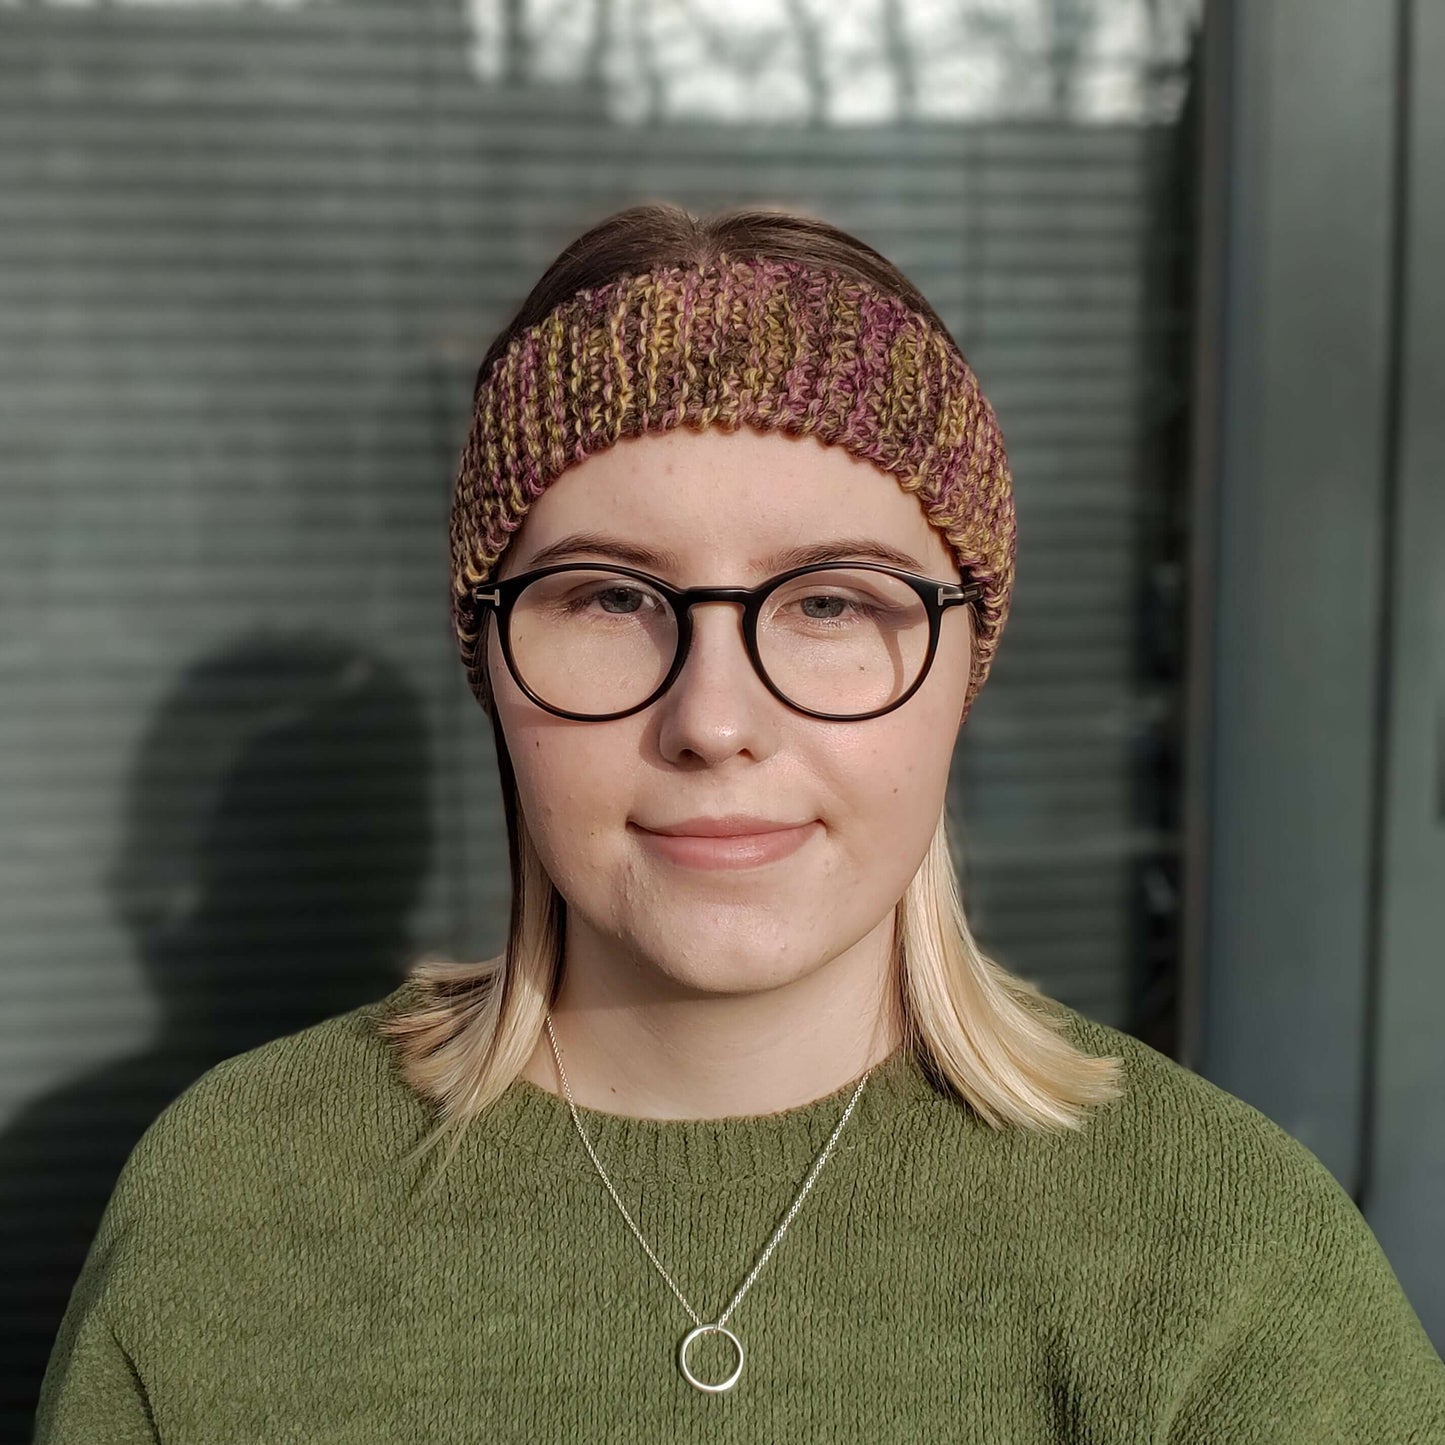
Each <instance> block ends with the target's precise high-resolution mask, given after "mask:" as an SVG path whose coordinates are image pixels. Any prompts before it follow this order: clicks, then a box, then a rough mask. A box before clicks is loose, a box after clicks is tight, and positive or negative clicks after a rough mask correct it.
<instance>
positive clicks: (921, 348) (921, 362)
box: [450, 255, 1016, 724]
mask: <svg viewBox="0 0 1445 1445" xmlns="http://www.w3.org/2000/svg"><path fill="white" fill-rule="evenodd" d="M684 425H686V426H690V427H693V428H698V429H700V428H702V427H706V426H719V427H723V428H726V429H728V430H736V429H737V428H738V427H739V426H743V425H747V426H751V427H753V428H756V429H761V430H778V431H784V432H790V433H795V434H811V435H813V436H815V437H817V438H818V440H819V441H821V442H825V443H828V444H833V445H838V446H842V447H846V448H847V450H848V451H850V452H852V453H853V454H854V455H855V456H858V457H862V458H864V459H866V460H868V461H870V462H873V463H874V464H875V465H876V466H878V467H880V468H882V469H883V470H884V471H886V472H891V473H892V474H893V476H895V477H896V478H897V479H898V483H899V485H900V486H901V487H902V488H903V490H904V491H906V492H911V493H913V494H914V495H915V496H916V497H917V498H918V500H919V503H920V504H921V505H922V507H923V509H924V512H925V513H926V515H927V517H928V520H929V521H930V522H931V523H932V524H933V525H934V526H935V527H937V528H939V529H940V530H941V531H942V532H943V534H944V536H945V537H946V538H947V540H948V542H949V544H950V546H951V547H952V549H953V551H954V554H955V555H956V557H957V559H958V562H959V565H960V567H961V568H962V569H963V572H964V579H965V580H968V579H969V578H970V577H972V578H973V579H974V580H977V581H980V582H982V583H983V584H984V591H983V596H982V598H981V600H980V601H979V602H978V604H977V609H978V627H977V632H976V639H975V646H974V654H973V667H972V677H971V679H970V682H969V687H968V692H967V695H966V697H965V700H964V707H963V716H962V718H960V724H961V723H962V721H963V719H964V718H966V717H967V716H968V712H969V709H970V708H971V707H972V705H973V699H974V697H975V696H976V695H977V693H978V690H979V688H981V687H982V686H983V683H984V680H985V678H986V677H987V676H988V671H989V667H990V664H991V663H992V661H993V655H994V650H995V648H996V647H997V646H998V639H999V634H1000V633H1001V632H1002V630H1003V626H1004V622H1005V620H1006V619H1007V617H1008V610H1009V597H1010V593H1011V591H1012V587H1013V576H1014V554H1015V548H1016V525H1015V520H1014V502H1013V485H1012V480H1011V477H1010V474H1009V467H1008V459H1007V457H1006V455H1005V452H1004V443H1003V436H1002V434H1001V433H1000V431H999V427H998V422H997V420H996V419H995V417H994V413H993V408H992V407H991V406H990V405H989V403H988V400H987V399H986V398H985V396H984V394H983V392H982V391H981V390H980V388H979V384H978V380H977V378H976V377H975V376H974V374H973V370H972V368H971V367H970V366H969V365H968V363H967V362H966V361H964V359H963V358H962V357H961V356H960V355H959V354H958V351H957V350H956V349H955V348H954V346H953V345H952V343H951V342H950V341H949V340H948V338H947V337H945V336H944V335H943V334H942V333H941V332H940V330H939V329H938V327H936V326H935V325H933V324H932V323H931V322H930V321H929V320H928V319H927V318H926V317H924V316H923V315H921V314H920V313H918V312H916V311H914V310H913V309H912V308H910V307H908V306H905V305H904V304H903V303H902V302H901V301H899V300H898V299H896V298H895V297H893V296H892V295H890V294H888V293H886V292H882V291H879V290H877V289H875V288H874V287H872V286H870V285H868V284H866V283H864V282H862V281H859V280H856V279H854V278H853V277H851V276H848V275H844V274H842V273H840V272H837V271H834V270H831V269H829V268H827V267H825V266H820V265H811V264H807V263H802V262H796V261H773V260H760V259H747V260H735V259H733V258H731V257H728V256H726V255H724V256H720V257H718V258H717V259H716V260H714V261H712V262H710V263H708V264H707V265H705V266H701V267H667V268H662V269H657V270H654V271H650V272H647V273H644V274H641V275H632V276H625V277H622V278H620V279H618V280H616V281H613V282H611V283H609V284H608V285H605V286H600V287H597V288H595V289H590V290H584V291H579V292H577V293H576V294H575V295H573V296H571V297H569V298H568V299H567V300H566V301H564V302H562V303H560V304H559V305H558V306H557V307H555V308H554V309H553V310H552V311H551V312H550V313H548V315H547V316H545V317H544V318H543V319H542V320H540V321H539V322H537V323H536V324H535V325H533V326H530V327H528V328H527V329H525V330H524V331H521V332H519V333H518V334H517V335H516V336H514V337H513V338H512V340H511V342H510V343H509V345H508V346H507V349H506V351H505V352H504V353H503V354H502V355H500V356H499V357H498V358H497V359H496V361H495V363H494V364H493V367H492V369H491V371H490V372H489V373H488V375H487V376H486V377H484V378H483V379H482V381H481V383H480V385H479V386H478V389H477V393H476V397H475V402H474V407H473V413H472V424H471V429H470V432H469V434H468V437H467V441H466V445H465V446H464V448H463V450H462V455H461V461H460V466H459V469H458V474H457V478H456V485H455V487H454V489H453V492H452V511H451V526H450V543H451V573H452V625H453V629H454V631H455V633H456V638H457V641H458V643H459V644H460V647H461V655H462V662H463V664H464V665H465V667H466V671H467V681H468V683H469V684H470V685H471V688H472V691H473V692H474V693H475V694H476V695H477V697H478V698H479V699H480V698H482V697H483V696H484V693H483V687H484V677H483V670H484V669H483V659H482V656H481V650H480V648H479V646H478V643H479V640H480V637H481V631H482V629H481V625H480V624H481V620H482V619H479V618H478V616H477V615H476V613H475V611H474V607H473V603H472V599H471V592H472V589H473V588H475V587H476V586H477V585H478V584H479V583H481V582H484V581H486V579H487V578H488V577H489V576H490V574H491V572H492V570H493V569H494V568H495V567H496V565H497V562H498V560H499V559H500V557H501V555H502V553H503V552H504V551H505V550H506V548H507V544H508V543H509V542H510V541H511V539H512V535H513V533H515V531H516V530H517V528H518V527H520V526H521V524H522V520H523V518H524V517H525V516H526V514H527V509H528V508H529V507H530V506H531V504H532V503H533V502H534V501H535V500H536V499H537V498H538V497H539V496H540V495H541V494H542V492H543V490H544V489H545V488H546V487H547V486H548V485H549V484H550V483H551V482H553V481H554V480H555V479H556V478H557V477H558V476H559V475H560V474H561V473H562V472H563V471H565V470H566V469H567V468H568V467H569V466H571V465H573V464H574V463H576V462H579V461H582V460H583V459H584V458H585V457H588V456H590V455H592V454H593V453H595V452H599V451H602V450H604V449H605V448H607V447H609V446H611V445H612V444H613V443H615V442H617V441H619V440H620V439H621V438H623V437H632V436H640V435H642V434H644V433H648V432H661V431H667V430H669V429H670V428H672V427H677V426H684Z"/></svg>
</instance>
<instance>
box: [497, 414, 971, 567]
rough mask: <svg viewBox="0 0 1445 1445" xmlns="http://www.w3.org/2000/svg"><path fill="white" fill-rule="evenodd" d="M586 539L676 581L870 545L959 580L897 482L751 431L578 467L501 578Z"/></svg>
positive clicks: (656, 440) (510, 556)
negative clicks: (821, 548) (798, 552)
mask: <svg viewBox="0 0 1445 1445" xmlns="http://www.w3.org/2000/svg"><path fill="white" fill-rule="evenodd" d="M584 532H585V533H589V534H592V535H593V536H594V537H600V536H605V537H608V538H611V539H615V540H617V541H621V542H625V543H627V544H630V545H631V546H632V548H633V549H634V558H633V561H634V564H635V565H647V564H646V563H644V562H643V561H642V559H641V557H640V555H637V553H636V550H635V549H645V550H646V551H647V552H648V553H650V554H652V556H653V557H654V558H656V559H658V560H659V561H664V562H667V563H669V564H673V565H674V566H675V567H676V569H677V570H679V571H689V570H691V569H693V568H694V567H701V568H702V569H703V570H704V571H710V570H713V569H714V568H715V567H716V566H717V565H718V564H719V563H727V564H728V565H731V566H734V567H736V568H738V569H741V570H747V571H763V570H770V564H771V562H772V561H773V559H774V558H775V557H776V554H778V553H779V552H780V551H781V550H783V549H788V548H797V547H800V546H807V545H811V544H821V543H826V542H830V541H834V540H851V541H859V540H864V539H866V540H867V541H870V542H872V543H873V544H875V545H876V546H877V548H878V549H879V550H880V551H881V552H887V553H892V554H895V555H892V556H889V557H887V558H885V557H883V556H880V557H877V558H875V560H891V561H893V562H894V563H895V565H898V566H903V567H907V568H909V569H911V570H916V571H921V572H924V573H927V574H928V575H932V576H938V575H956V568H955V566H954V559H953V554H952V551H951V549H950V548H949V546H948V543H947V541H946V540H945V538H944V537H943V534H942V533H941V532H940V531H939V530H938V529H937V528H936V527H934V526H933V525H932V524H931V523H930V522H929V521H928V518H927V516H926V514H925V513H924V511H923V507H922V505H921V504H920V503H919V501H918V499H917V498H916V497H914V496H912V495H910V494H909V493H907V492H905V491H904V490H903V488H902V486H901V485H900V484H899V481H898V479H897V478H896V477H894V476H893V475H892V474H890V473H888V472H885V471H883V470H882V469H881V468H879V467H877V466H874V465H873V464H872V463H871V462H869V461H867V460H865V459H863V458H860V457H856V456H854V455H853V454H852V453H851V452H849V451H848V450H846V448H844V447H841V446H829V445H826V444H824V443H822V442H820V441H818V440H817V438H816V437H813V436H793V435H789V434H787V433H784V432H778V431H761V430H757V429H754V428H751V427H742V428H740V429H738V430H737V431H725V430H723V429H721V428H718V427H709V428H706V429H704V430H702V431H694V430H692V429H691V428H687V427H678V428H674V429H673V430H671V431H668V432H661V433H654V434H651V435H647V436H642V437H630V438H626V439H624V440H623V441H621V442H619V443H617V444H616V445H615V446H612V447H609V448H608V449H607V450H606V451H603V452H599V453H597V454H595V455H594V456H590V457H588V458H586V459H585V460H584V461H582V462H579V463H576V464H575V465H573V466H572V467H570V468H568V470H567V471H565V472H563V473H562V475H561V476H559V477H558V478H556V480H554V481H553V482H552V484H551V485H550V486H549V487H548V488H547V489H546V491H544V492H543V493H542V495H541V496H540V497H539V498H538V499H537V500H536V501H535V502H533V503H532V506H531V508H530V509H529V511H528V513H527V515H526V517H525V519H524V520H523V523H522V526H521V528H520V530H519V532H518V535H517V537H516V538H515V539H514V541H513V543H512V545H511V546H510V547H509V548H508V552H507V554H506V556H505V558H504V571H505V572H506V573H508V574H510V573H512V572H515V571H518V570H520V569H521V568H522V567H525V566H529V565H532V563H533V559H534V558H538V554H539V553H541V552H543V551H544V550H546V551H548V552H549V553H551V554H552V555H549V556H547V557H545V558H539V559H538V560H540V561H548V560H550V561H556V560H559V558H560V556H561V555H563V554H562V552H561V547H562V546H563V545H564V544H565V543H567V541H568V540H569V539H570V538H572V537H573V536H575V535H576V534H579V533H584ZM589 550H590V549H589ZM613 550H614V551H618V550H620V549H613ZM846 550H849V551H856V549H846ZM592 554H593V555H597V553H595V552H594V553H592ZM579 555H581V554H580V553H579ZM615 560H619V561H621V560H628V559H626V558H624V557H623V556H621V555H618V556H616V558H615ZM709 564H711V566H709ZM940 569H942V570H940ZM664 570H671V567H669V568H666V569H664Z"/></svg>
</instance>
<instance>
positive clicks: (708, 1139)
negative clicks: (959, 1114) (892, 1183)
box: [382, 985, 963, 1184]
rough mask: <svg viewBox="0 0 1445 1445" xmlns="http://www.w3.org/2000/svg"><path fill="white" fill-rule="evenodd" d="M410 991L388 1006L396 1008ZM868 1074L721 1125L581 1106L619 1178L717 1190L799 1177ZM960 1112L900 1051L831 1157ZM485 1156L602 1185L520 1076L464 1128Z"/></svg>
mask: <svg viewBox="0 0 1445 1445" xmlns="http://www.w3.org/2000/svg"><path fill="white" fill-rule="evenodd" d="M404 992H405V985H403V987H402V988H401V989H398V990H397V991H396V992H395V993H393V994H392V995H390V996H389V998H388V999H387V1000H384V1001H383V1004H382V1006H383V1007H385V1005H386V1004H388V1003H390V1004H393V1006H394V1005H395V1003H396V1002H397V1001H398V995H401V994H403V993H404ZM861 1078H862V1073H861V1071H860V1072H859V1073H858V1074H856V1075H854V1077H853V1078H851V1079H849V1080H848V1081H847V1082H846V1083H844V1084H841V1085H840V1086H839V1087H838V1088H836V1089H833V1090H831V1091H830V1092H829V1093H827V1094H824V1095H822V1096H821V1097H819V1098H816V1099H812V1100H809V1101H808V1102H806V1103H803V1104H799V1105H795V1106H794V1107H792V1108H788V1109H782V1110H779V1111H777V1112H775V1113H770V1114H750V1115H748V1114H744V1115H731V1116H725V1117H721V1118H714V1119H649V1118H636V1117H633V1116H631V1115H625V1114H612V1113H607V1112H606V1111H603V1110H599V1109H591V1108H586V1107H584V1106H582V1105H581V1104H579V1105H577V1117H578V1119H579V1120H580V1121H581V1124H582V1128H583V1130H584V1131H585V1132H586V1135H587V1138H588V1140H589V1142H590V1143H591V1145H592V1148H593V1150H594V1151H595V1152H596V1154H597V1156H598V1158H599V1159H600V1160H601V1162H602V1167H603V1168H604V1169H605V1170H606V1171H607V1173H608V1175H609V1176H611V1177H612V1178H614V1179H672V1180H677V1181H687V1180H695V1181H697V1182H699V1183H709V1184H714V1183H717V1182H718V1181H719V1180H728V1181H730V1182H734V1183H736V1182H738V1181H740V1180H743V1179H748V1178H756V1179H764V1178H791V1179H798V1178H801V1177H802V1176H803V1175H804V1174H805V1173H806V1172H807V1170H808V1169H809V1168H810V1167H811V1165H812V1163H813V1161H814V1160H815V1159H816V1158H817V1156H818V1154H819V1153H820V1152H821V1150H822V1148H823V1146H824V1145H825V1144H826V1143H827V1141H828V1138H829V1136H830V1135H831V1134H832V1132H833V1130H834V1128H835V1127H836V1126H837V1124H838V1121H839V1120H840V1119H841V1118H842V1117H843V1111H844V1110H845V1109H846V1108H847V1107H848V1101H849V1100H850V1099H851V1098H852V1097H853V1092H854V1090H855V1089H856V1088H857V1087H858V1081H859V1079H861ZM930 1106H932V1107H935V1108H944V1109H955V1110H960V1111H962V1109H963V1105H962V1104H961V1103H959V1102H958V1101H957V1100H955V1099H954V1098H953V1097H952V1096H951V1095H948V1094H946V1093H944V1092H943V1091H942V1090H941V1089H940V1087H939V1086H938V1085H937V1084H935V1083H934V1082H933V1080H932V1079H931V1078H930V1076H929V1074H928V1073H927V1072H926V1071H925V1069H924V1066H923V1064H922V1062H921V1060H920V1059H919V1057H918V1055H917V1054H916V1052H915V1051H914V1050H912V1049H910V1048H907V1047H903V1046H900V1047H899V1048H897V1049H895V1050H894V1051H893V1052H892V1053H891V1054H889V1055H888V1056H887V1057H886V1058H884V1059H882V1060H880V1061H879V1062H878V1063H877V1064H875V1065H874V1066H873V1069H872V1072H871V1073H870V1074H869V1076H868V1080H867V1082H866V1083H865V1084H864V1086H863V1090H862V1092H861V1093H860V1094H859V1096H858V1100H857V1103H856V1104H854V1106H853V1112H852V1113H851V1114H850V1115H849V1116H848V1122H847V1123H846V1124H844V1125H843V1128H842V1130H841V1131H840V1133H839V1135H838V1139H837V1142H836V1143H835V1145H834V1146H833V1152H832V1154H831V1155H830V1156H829V1159H830V1162H835V1161H837V1160H838V1158H839V1156H840V1154H847V1153H851V1152H852V1151H853V1150H855V1149H880V1148H884V1147H886V1146H887V1145H888V1144H889V1143H890V1142H891V1139H892V1135H893V1128H894V1126H895V1125H896V1124H897V1123H898V1122H899V1121H900V1120H901V1119H902V1118H903V1117H904V1116H906V1115H908V1114H911V1113H913V1112H915V1111H917V1110H919V1109H922V1108H927V1107H930ZM466 1137H467V1138H468V1140H469V1143H470V1144H471V1145H472V1146H474V1147H478V1148H483V1149H486V1148H490V1149H493V1150H499V1149H500V1150H505V1151H509V1152H513V1153H517V1154H522V1155H528V1156H531V1157H532V1158H533V1159H537V1160H540V1161H542V1162H543V1163H545V1164H546V1165H547V1167H548V1169H549V1170H550V1171H552V1172H554V1173H559V1174H565V1175H585V1176H590V1177H592V1178H596V1177H597V1176H596V1169H595V1167H594V1165H593V1163H592V1160H591V1158H590V1156H589V1155H588V1152H587V1149H586V1147H585V1146H584V1145H583V1142H582V1139H581V1137H580V1136H579V1135H578V1132H577V1126H576V1124H575V1123H574V1122H573V1118H572V1111H571V1108H570V1106H569V1105H568V1103H567V1100H566V1098H565V1097H564V1096H563V1095H562V1094H560V1093H553V1092H552V1091H551V1090H549V1089H545V1088H543V1087H542V1086H541V1085H539V1084H535V1083H533V1082H532V1081H531V1080H530V1079H526V1078H523V1077H520V1076H519V1077H517V1078H516V1079H514V1080H513V1081H512V1082H511V1083H510V1084H509V1085H508V1086H507V1089H506V1091H505V1092H504V1093H503V1094H502V1096H501V1097H500V1098H498V1099H497V1100H495V1101H494V1102H493V1103H492V1104H491V1105H489V1106H488V1107H487V1108H486V1109H485V1110H484V1111H483V1112H482V1114H481V1115H479V1116H478V1117H477V1118H476V1119H474V1120H472V1121H471V1122H470V1123H469V1124H468V1125H467V1129H466Z"/></svg>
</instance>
